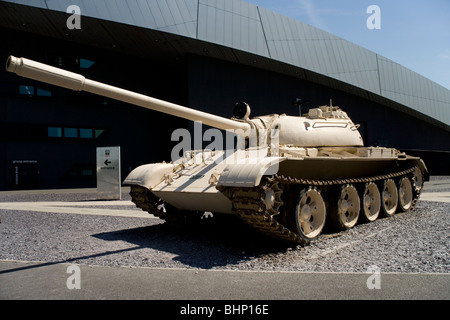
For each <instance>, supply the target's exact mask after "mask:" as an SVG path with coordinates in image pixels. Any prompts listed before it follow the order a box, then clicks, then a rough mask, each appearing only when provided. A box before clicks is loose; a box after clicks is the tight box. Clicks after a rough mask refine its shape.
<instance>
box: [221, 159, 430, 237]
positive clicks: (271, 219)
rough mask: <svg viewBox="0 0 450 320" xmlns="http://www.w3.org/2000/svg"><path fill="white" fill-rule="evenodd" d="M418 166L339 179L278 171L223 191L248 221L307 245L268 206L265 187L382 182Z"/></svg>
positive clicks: (271, 234)
mask: <svg viewBox="0 0 450 320" xmlns="http://www.w3.org/2000/svg"><path fill="white" fill-rule="evenodd" d="M416 168H418V167H413V168H410V169H407V170H403V171H399V172H395V173H390V174H385V175H378V176H372V177H363V178H362V177H360V178H347V179H337V180H313V179H301V178H295V177H289V176H283V175H275V176H273V177H271V178H266V179H267V182H266V183H261V184H260V186H258V187H254V188H235V187H221V188H220V189H221V191H222V192H225V193H226V194H227V193H228V196H229V197H230V199H231V200H232V202H233V208H234V209H235V210H236V212H237V214H238V215H239V216H240V218H241V219H242V220H243V222H245V223H246V224H247V225H249V226H251V227H252V228H254V229H256V230H258V231H259V232H260V233H263V234H265V235H267V236H269V237H271V238H275V239H278V240H282V241H288V242H291V243H294V244H300V245H305V244H307V243H308V242H309V241H307V240H305V239H303V238H302V237H300V236H299V235H298V234H296V233H294V232H293V231H291V230H290V229H289V228H287V227H286V226H285V225H283V224H282V223H281V222H279V221H278V220H277V219H275V216H276V215H277V214H278V213H277V214H274V213H273V212H271V210H266V209H265V208H266V206H265V190H266V189H267V188H270V187H271V186H273V185H274V184H282V185H283V184H284V185H286V184H291V185H293V184H294V185H304V186H305V187H309V186H313V187H333V186H340V185H345V184H356V183H368V182H378V181H382V180H385V179H392V178H396V177H400V176H403V175H407V174H410V173H412V172H414V170H416ZM421 191H422V188H420V189H419V190H417V191H416V192H413V194H414V198H413V201H412V206H411V208H410V211H413V210H414V209H415V206H416V204H417V201H418V199H419V197H420V193H421Z"/></svg>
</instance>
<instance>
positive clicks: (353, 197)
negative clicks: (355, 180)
mask: <svg viewBox="0 0 450 320" xmlns="http://www.w3.org/2000/svg"><path fill="white" fill-rule="evenodd" d="M332 201H334V202H333V203H331V205H330V218H331V221H333V224H334V225H335V226H336V227H337V228H338V229H339V230H347V229H350V228H353V227H354V226H355V224H356V222H358V217H359V211H360V205H361V204H360V200H359V195H358V191H357V190H356V188H355V187H354V186H353V185H351V184H347V185H344V186H342V187H341V188H340V190H339V191H338V193H337V197H336V196H335V197H334V199H333V200H332Z"/></svg>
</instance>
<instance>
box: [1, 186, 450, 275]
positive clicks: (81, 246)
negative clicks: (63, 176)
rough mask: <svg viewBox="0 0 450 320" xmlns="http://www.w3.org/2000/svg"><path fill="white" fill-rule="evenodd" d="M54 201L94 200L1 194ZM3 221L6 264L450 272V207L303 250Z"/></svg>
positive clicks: (101, 224) (31, 216)
mask: <svg viewBox="0 0 450 320" xmlns="http://www.w3.org/2000/svg"><path fill="white" fill-rule="evenodd" d="M124 199H125V200H127V199H129V198H128V195H126V194H124ZM51 200H52V201H86V200H90V201H91V200H95V195H93V194H92V193H89V192H86V193H83V192H77V193H75V194H70V193H53V194H39V193H31V194H30V193H20V194H13V193H0V202H5V201H51ZM103 208H105V206H103ZM132 208H134V207H133V206H132V205H130V206H120V208H118V209H127V210H128V209H132ZM110 209H114V207H110ZM136 210H138V209H136ZM0 215H1V219H2V223H1V224H0V259H3V260H26V261H45V262H73V263H79V264H88V265H102V266H130V267H131V266H134V267H158V268H194V269H195V268H202V269H227V270H231V269H233V270H252V271H266V270H267V271H320V272H366V271H367V269H368V267H369V266H372V265H376V266H377V267H379V268H380V269H381V272H419V273H438V272H443V273H448V272H450V233H449V231H448V230H450V228H449V227H450V219H449V215H450V204H449V203H437V202H425V201H419V203H418V206H417V208H416V211H415V212H412V213H405V214H397V215H395V216H393V217H391V218H384V219H378V220H376V221H375V222H373V223H368V224H360V225H358V226H356V227H355V228H353V229H351V230H349V231H345V232H340V233H334V234H333V233H325V234H323V235H322V236H321V237H320V238H319V239H318V240H316V241H315V242H313V243H312V244H310V245H308V246H305V247H301V246H296V247H293V246H290V247H289V246H286V244H283V243H279V242H274V241H271V240H269V239H267V238H265V237H263V236H260V235H259V234H257V233H256V232H253V231H252V230H250V229H248V228H247V227H245V226H243V225H241V224H237V223H235V221H232V219H229V220H226V221H221V222H220V223H214V222H212V221H206V222H205V223H203V224H200V225H198V226H197V227H195V228H189V229H187V230H186V229H184V230H178V229H174V228H173V227H170V226H168V225H167V224H165V223H163V221H161V220H158V219H143V218H126V217H110V216H91V215H75V214H56V213H44V212H42V213H41V212H26V211H10V210H1V209H0Z"/></svg>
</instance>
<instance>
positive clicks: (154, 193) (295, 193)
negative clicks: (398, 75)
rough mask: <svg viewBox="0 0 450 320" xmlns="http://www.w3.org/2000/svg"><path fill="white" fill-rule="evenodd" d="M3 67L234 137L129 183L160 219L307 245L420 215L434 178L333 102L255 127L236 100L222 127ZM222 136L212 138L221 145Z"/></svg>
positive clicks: (144, 100) (53, 71) (141, 172)
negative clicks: (366, 138) (241, 229)
mask: <svg viewBox="0 0 450 320" xmlns="http://www.w3.org/2000/svg"><path fill="white" fill-rule="evenodd" d="M6 69H7V71H10V72H14V73H16V74H18V75H20V76H24V77H28V78H31V79H34V80H39V81H44V82H46V83H50V84H53V85H57V86H61V87H64V88H68V89H72V90H77V91H87V92H91V93H94V94H98V95H102V96H105V97H109V98H113V99H117V100H120V101H124V102H128V103H130V104H134V105H137V106H141V107H144V108H149V109H152V110H157V111H160V112H164V113H168V114H171V115H174V116H178V117H182V118H185V119H190V120H193V121H197V122H202V123H203V124H205V125H209V126H212V127H214V128H219V129H222V130H227V131H231V132H233V133H234V134H236V135H237V137H238V139H237V141H238V143H237V147H233V148H232V150H220V149H219V148H217V147H216V146H217V145H214V146H213V147H211V148H206V149H203V150H185V149H183V148H180V150H177V152H175V153H176V154H180V152H179V151H181V154H182V155H183V156H181V157H178V159H172V160H173V161H170V162H167V163H166V162H163V163H152V164H147V165H143V166H140V167H138V168H136V169H134V170H133V171H132V172H131V173H130V174H129V175H128V177H127V178H126V179H125V181H124V184H125V185H130V186H131V192H130V194H131V197H132V200H133V202H134V203H135V204H136V205H137V206H138V207H139V208H142V209H143V210H145V211H148V212H149V213H151V214H153V215H155V216H158V217H160V218H162V219H166V220H170V219H171V218H173V217H177V218H180V217H193V216H199V215H202V214H204V213H213V214H214V213H220V214H234V215H238V216H239V217H240V218H241V219H242V220H243V221H244V222H245V223H247V224H249V225H250V226H252V227H254V228H256V229H257V230H259V231H261V232H262V233H264V234H266V235H268V236H271V237H274V238H277V239H281V240H285V241H289V242H294V243H299V244H305V243H308V242H309V241H311V240H313V239H315V238H317V237H318V236H319V235H320V234H321V232H322V231H323V228H324V226H325V223H326V222H328V223H330V224H331V225H333V226H335V227H336V228H337V229H338V230H345V229H349V228H352V227H354V226H355V225H356V224H357V222H358V221H369V222H371V221H374V220H375V219H377V218H378V217H379V216H385V217H390V216H392V215H394V214H395V213H396V212H399V211H402V212H405V211H412V210H414V208H415V205H416V203H417V200H418V198H419V195H420V193H421V191H422V187H423V183H424V181H426V180H427V179H428V171H427V169H426V166H425V164H424V162H423V161H422V160H421V159H420V158H417V157H413V156H409V155H407V154H405V153H402V152H400V151H398V150H396V149H394V148H384V147H365V146H364V145H363V140H362V138H361V135H360V133H359V132H358V125H355V124H354V123H353V122H352V120H351V119H350V118H349V116H348V115H347V114H346V113H345V112H344V111H342V110H341V109H340V108H339V107H336V106H332V105H331V103H330V105H329V106H320V107H318V108H314V109H310V110H309V112H308V113H307V114H305V115H303V116H297V117H296V116H287V115H284V114H282V115H278V114H273V115H266V116H260V117H255V118H252V119H250V107H249V106H248V104H246V103H244V102H240V103H237V104H236V106H235V110H234V117H233V118H232V119H226V118H223V117H219V116H216V115H212V114H209V113H205V112H201V111H197V110H193V109H190V108H187V107H183V106H179V105H175V104H172V103H169V102H165V101H161V100H158V99H155V98H151V97H148V96H145V95H141V94H138V93H134V92H131V91H127V90H124V89H120V88H117V87H113V86H110V85H107V84H103V83H99V82H96V81H93V80H89V79H86V78H85V77H83V76H82V75H79V74H75V73H72V72H68V71H65V70H62V69H58V68H55V67H51V66H48V65H45V64H42V63H38V62H35V61H32V60H28V59H25V58H16V57H13V56H10V57H9V58H8V60H7V64H6ZM220 132H222V131H218V130H217V132H212V133H211V132H210V134H212V135H216V138H220V137H219V136H220ZM216 140H217V139H216ZM216 140H215V141H216ZM218 140H220V139H218ZM208 141H210V140H208Z"/></svg>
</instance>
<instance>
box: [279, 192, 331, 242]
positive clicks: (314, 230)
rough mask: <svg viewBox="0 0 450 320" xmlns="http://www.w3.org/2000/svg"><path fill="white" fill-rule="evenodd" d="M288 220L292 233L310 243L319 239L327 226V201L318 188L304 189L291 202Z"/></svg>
mask: <svg viewBox="0 0 450 320" xmlns="http://www.w3.org/2000/svg"><path fill="white" fill-rule="evenodd" d="M289 207H290V208H289V212H288V213H287V218H288V222H289V226H290V228H291V230H292V231H294V232H295V233H297V234H298V235H300V236H301V237H302V238H303V239H304V240H306V241H310V240H313V239H314V238H316V237H318V236H319V235H320V234H321V233H322V230H323V227H324V226H325V220H326V206H325V201H324V200H323V198H322V195H321V194H320V191H319V190H317V189H316V188H313V187H309V188H304V189H303V190H302V191H301V192H300V194H299V195H298V196H297V197H296V198H294V199H293V201H291V203H290V206H289Z"/></svg>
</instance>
